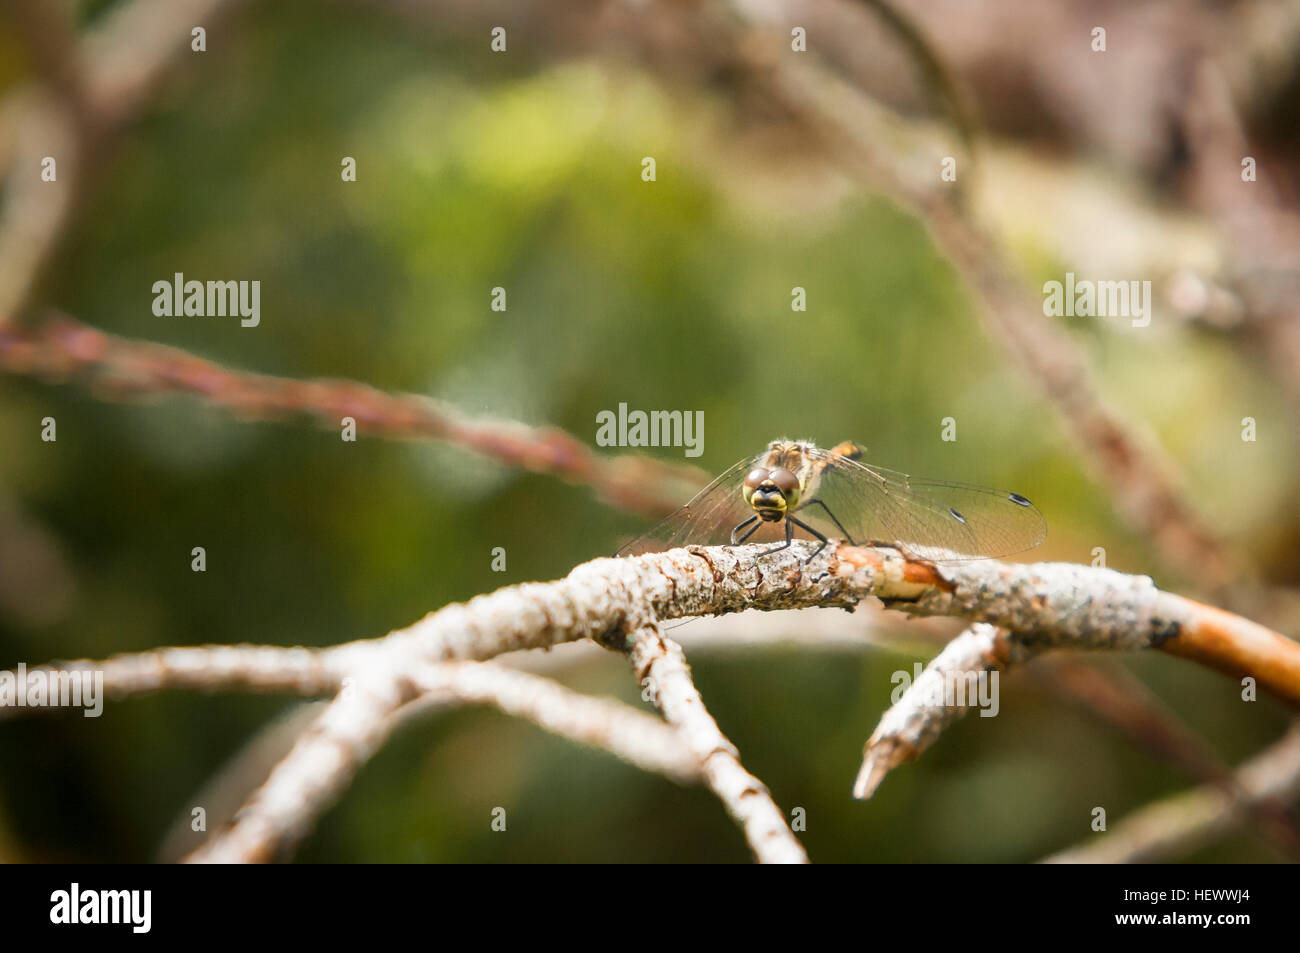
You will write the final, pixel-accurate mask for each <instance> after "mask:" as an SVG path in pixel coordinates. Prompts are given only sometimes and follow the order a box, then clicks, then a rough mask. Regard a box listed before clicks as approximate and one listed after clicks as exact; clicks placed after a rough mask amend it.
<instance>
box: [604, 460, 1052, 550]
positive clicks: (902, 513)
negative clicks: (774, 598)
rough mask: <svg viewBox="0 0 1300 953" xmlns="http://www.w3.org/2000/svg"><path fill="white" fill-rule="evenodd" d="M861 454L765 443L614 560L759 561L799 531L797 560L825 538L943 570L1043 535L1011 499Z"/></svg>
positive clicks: (1029, 510)
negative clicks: (712, 548)
mask: <svg viewBox="0 0 1300 953" xmlns="http://www.w3.org/2000/svg"><path fill="white" fill-rule="evenodd" d="M864 455H865V451H864V450H863V448H862V446H861V445H859V444H856V443H852V442H845V443H841V444H838V445H837V446H835V447H833V448H832V449H830V450H823V449H822V448H820V447H818V446H817V445H816V444H814V443H813V442H811V441H808V440H788V439H780V440H773V441H772V442H771V443H769V444H768V445H767V449H766V450H764V451H763V452H762V453H759V454H757V455H755V456H752V457H746V458H745V459H743V460H740V461H739V462H737V463H736V464H735V465H734V466H733V467H731V468H730V469H728V470H727V471H726V472H725V473H723V474H722V475H721V476H719V477H718V478H717V479H716V480H714V481H713V482H712V483H710V484H709V485H708V486H707V487H705V488H704V489H703V490H701V491H700V492H699V493H698V494H697V495H696V496H695V498H694V499H692V500H691V501H690V502H689V503H687V504H686V505H685V506H683V507H682V508H681V509H679V510H678V511H677V512H675V513H673V514H672V515H671V516H669V517H668V518H667V519H666V520H664V521H663V522H662V523H660V524H659V525H658V526H656V527H655V528H654V529H652V530H650V532H648V533H646V534H645V535H644V536H641V537H639V538H637V539H634V540H633V541H632V542H630V543H628V544H627V545H626V546H624V547H623V548H622V549H620V550H619V552H618V555H619V556H632V555H638V554H641V553H647V552H662V551H664V550H668V549H674V548H676V547H679V546H692V545H701V546H709V545H725V544H727V543H730V544H731V545H733V546H736V545H740V544H742V543H747V542H753V543H758V542H772V543H774V545H772V546H771V547H769V548H768V549H765V550H764V551H763V552H761V553H759V555H758V557H757V558H759V559H762V558H764V557H766V556H769V555H771V554H772V553H775V552H779V551H781V550H783V549H787V548H789V547H790V546H791V545H792V544H793V542H794V539H795V534H796V533H801V535H806V536H809V537H811V538H812V539H814V540H817V541H818V542H819V543H820V545H819V546H818V547H817V548H816V549H815V550H814V551H813V553H812V555H810V556H808V557H807V558H806V559H805V560H804V562H805V563H807V562H810V561H811V560H812V559H813V558H815V557H816V556H817V554H818V553H820V552H821V551H822V550H823V549H825V548H826V546H827V545H828V544H829V543H830V540H831V538H842V539H844V540H845V541H846V542H848V543H850V544H851V545H884V546H892V547H895V548H898V549H899V550H900V551H902V552H904V553H905V554H906V555H909V556H912V557H918V558H921V559H925V560H929V561H931V562H934V563H951V562H962V561H965V560H971V559H987V558H996V557H1002V556H1011V555H1014V554H1016V553H1020V552H1024V551H1025V550H1028V549H1033V548H1034V547H1035V546H1038V545H1039V544H1040V543H1042V542H1043V540H1044V539H1046V538H1047V523H1046V521H1045V520H1044V519H1043V514H1042V513H1040V512H1039V511H1038V508H1037V507H1035V506H1034V504H1033V503H1031V502H1030V501H1029V500H1028V499H1027V498H1026V497H1024V496H1021V495H1020V494H1019V493H1011V492H1008V491H1007V490H995V489H991V488H989V487H984V486H975V485H972V484H967V483H949V482H946V481H940V480H922V479H917V478H915V477H910V476H908V475H907V474H906V473H899V472H898V471H896V470H886V469H884V468H883V467H877V466H873V465H870V464H867V463H864V462H863V461H862V458H863V456H864Z"/></svg>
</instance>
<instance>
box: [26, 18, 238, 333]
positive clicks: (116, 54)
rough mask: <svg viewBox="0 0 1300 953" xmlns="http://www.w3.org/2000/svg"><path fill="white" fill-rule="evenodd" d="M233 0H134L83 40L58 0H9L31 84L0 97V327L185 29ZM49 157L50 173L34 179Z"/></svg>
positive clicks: (186, 37) (184, 40) (183, 48)
mask: <svg viewBox="0 0 1300 953" xmlns="http://www.w3.org/2000/svg"><path fill="white" fill-rule="evenodd" d="M239 2H240V0H134V2H131V3H127V4H124V5H121V6H119V7H118V8H116V9H114V10H112V11H110V12H109V13H108V14H107V15H106V16H105V17H104V18H103V22H102V24H101V25H99V26H97V27H96V28H94V29H93V30H91V31H90V32H89V33H88V34H87V35H86V36H85V37H84V38H83V37H79V36H78V35H77V34H76V32H75V30H74V26H73V20H72V11H71V9H70V5H69V4H66V3H64V2H61V0H58V2H55V0H41V2H35V3H32V2H24V0H7V2H6V4H5V12H7V13H8V14H9V16H10V19H11V20H12V21H13V22H14V24H15V26H16V27H17V28H18V30H19V33H20V35H21V36H22V37H23V40H24V41H25V44H26V46H27V48H28V50H29V51H30V54H31V59H32V61H33V63H34V65H35V67H36V72H37V77H38V80H39V83H38V85H39V86H42V87H44V88H43V89H33V88H31V87H30V86H20V87H19V88H18V89H17V90H15V91H14V92H13V93H12V94H10V95H9V96H8V97H7V98H6V99H5V101H4V103H2V104H0V141H4V140H12V141H13V142H14V143H15V145H14V146H13V147H12V149H4V148H3V147H0V169H2V168H7V169H8V171H9V177H8V181H7V190H8V193H9V195H8V201H7V202H6V203H5V207H4V211H3V217H0V261H3V262H5V267H4V269H3V270H0V328H3V327H4V326H5V325H7V324H14V323H17V322H19V321H20V320H22V319H23V318H24V317H25V316H26V315H27V314H28V312H29V310H30V309H31V307H32V305H33V304H34V298H35V293H36V290H37V288H38V287H39V285H40V283H41V281H42V279H43V278H44V277H45V275H46V273H47V272H48V271H49V269H50V266H51V265H52V263H53V261H54V259H55V257H56V256H57V254H58V251H59V248H60V247H61V246H62V243H63V241H64V239H65V238H66V236H67V233H68V231H69V230H70V228H71V225H72V223H73V221H74V219H75V216H76V213H77V212H78V211H79V210H80V209H81V208H82V207H83V206H84V204H85V200H86V198H87V196H88V195H89V194H90V186H91V182H90V179H91V177H92V175H93V174H99V173H101V172H102V171H103V170H104V169H105V168H106V167H107V161H106V160H107V157H108V155H109V153H110V152H111V150H112V147H113V144H114V140H115V139H116V137H117V134H118V133H119V132H120V131H121V130H122V128H123V127H124V126H126V125H127V124H128V123H130V122H131V121H133V120H134V119H135V118H137V117H138V116H139V115H140V113H141V112H143V111H144V109H145V108H146V107H147V106H148V104H149V102H151V101H152V98H153V96H154V94H155V93H156V91H157V90H158V88H159V86H160V84H161V81H162V79H163V78H164V77H165V76H166V75H167V74H168V72H169V71H170V69H171V68H172V66H174V65H175V63H176V61H177V60H178V59H179V58H180V57H181V56H182V55H183V54H184V53H186V52H188V51H189V50H190V39H191V38H190V30H191V29H193V28H194V27H196V26H203V27H204V28H205V29H211V27H212V26H214V25H215V23H216V22H217V21H218V19H219V18H220V17H221V16H222V15H224V14H225V13H226V12H228V11H229V10H230V9H232V8H233V7H235V6H236V5H237V4H238V3H239ZM45 156H50V157H52V158H54V159H55V161H56V165H57V175H58V177H57V179H56V180H54V181H52V182H45V181H42V179H41V165H40V162H41V159H42V158H43V157H45Z"/></svg>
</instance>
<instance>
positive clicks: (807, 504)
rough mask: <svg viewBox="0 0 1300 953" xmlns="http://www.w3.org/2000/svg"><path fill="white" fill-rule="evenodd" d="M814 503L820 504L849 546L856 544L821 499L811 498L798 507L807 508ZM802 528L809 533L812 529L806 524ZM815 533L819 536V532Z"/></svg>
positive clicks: (801, 524)
mask: <svg viewBox="0 0 1300 953" xmlns="http://www.w3.org/2000/svg"><path fill="white" fill-rule="evenodd" d="M814 505H816V506H820V507H821V508H822V509H824V510H825V511H826V515H827V516H829V517H830V518H831V522H832V523H834V524H835V526H836V528H837V529H838V530H839V531H840V532H841V533H843V534H844V541H845V542H846V543H848V544H849V545H850V546H856V545H858V544H857V543H855V542H854V541H853V537H852V536H850V535H849V531H848V530H846V529H845V528H844V524H843V523H841V522H840V521H839V520H838V519H836V518H835V514H834V513H832V512H831V508H830V507H829V506H827V505H826V504H825V503H823V502H822V501H821V500H818V499H811V500H809V501H808V502H807V503H805V504H804V505H803V506H802V507H800V508H801V509H807V508H808V507H810V506H814ZM799 525H800V526H803V523H800V524H799ZM803 528H804V529H806V530H808V532H810V533H811V532H813V530H811V529H809V528H808V527H807V526H803ZM817 535H818V536H821V534H820V533H818V534H817ZM821 538H822V539H825V537H824V536H822V537H821Z"/></svg>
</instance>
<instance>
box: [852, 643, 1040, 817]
mask: <svg viewBox="0 0 1300 953" xmlns="http://www.w3.org/2000/svg"><path fill="white" fill-rule="evenodd" d="M1033 652H1034V650H1031V649H1029V648H1027V647H1026V646H1024V645H1023V644H1021V643H1020V642H1019V641H1018V640H1016V639H1013V638H1010V637H1008V636H1007V634H1006V633H1004V632H999V631H998V630H997V629H995V628H994V627H993V626H991V625H986V624H984V623H982V622H980V623H976V624H975V625H973V626H971V627H970V628H969V629H967V630H966V631H965V632H963V633H962V634H961V635H959V636H957V638H955V639H953V640H952V641H951V642H949V643H948V646H947V647H946V648H945V649H944V650H943V651H942V652H940V653H939V654H938V655H936V656H935V657H934V659H933V660H931V662H930V664H929V665H927V666H926V668H925V671H924V672H922V673H921V675H920V677H919V678H917V679H916V681H914V682H913V683H912V684H911V685H909V686H908V688H907V690H906V691H904V692H903V695H902V697H901V698H899V700H898V701H897V702H895V703H894V704H893V705H891V706H890V707H889V708H888V709H887V710H886V711H885V713H884V714H883V715H881V716H880V721H879V723H878V724H877V725H876V730H875V731H873V732H872V733H871V737H870V738H869V739H867V744H866V747H865V748H864V749H863V751H862V767H861V768H860V769H859V771H858V777H857V780H856V781H854V782H853V796H854V797H855V798H858V799H860V800H865V799H866V798H869V797H871V795H873V794H875V793H876V789H877V788H879V787H880V783H881V782H882V781H884V780H885V775H887V774H888V773H889V772H890V771H891V770H893V769H894V768H896V767H898V765H900V764H904V763H906V762H909V761H915V760H916V758H917V757H918V756H919V755H920V754H921V752H923V751H925V750H926V749H927V748H929V747H930V745H932V744H934V742H935V741H937V740H938V738H939V735H940V734H941V733H942V732H943V730H944V729H945V728H947V727H948V726H949V725H951V724H952V723H953V722H955V721H958V720H960V719H961V718H963V717H965V716H966V713H967V712H968V711H970V709H971V708H972V707H973V705H974V703H975V699H974V698H972V696H971V694H969V693H967V694H964V695H963V696H962V699H963V700H962V703H961V704H953V705H947V704H935V699H945V698H947V697H949V696H948V694H947V691H946V690H947V687H948V686H949V685H951V684H954V683H955V682H956V681H957V680H958V679H961V680H962V684H964V685H967V686H969V685H970V684H971V683H970V681H969V680H966V679H964V676H965V675H967V674H970V675H976V676H981V675H983V674H985V673H987V672H1002V671H1005V670H1006V669H1007V668H1008V667H1009V666H1010V665H1012V664H1014V663H1019V662H1023V661H1025V660H1027V659H1028V658H1030V656H1031V655H1032V654H1033Z"/></svg>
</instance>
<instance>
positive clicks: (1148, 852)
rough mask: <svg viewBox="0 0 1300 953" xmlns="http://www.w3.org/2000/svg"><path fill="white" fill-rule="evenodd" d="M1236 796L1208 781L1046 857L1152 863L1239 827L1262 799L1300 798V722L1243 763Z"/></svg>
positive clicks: (1062, 860)
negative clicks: (1249, 809) (1251, 809)
mask: <svg viewBox="0 0 1300 953" xmlns="http://www.w3.org/2000/svg"><path fill="white" fill-rule="evenodd" d="M1234 781H1235V784H1234V788H1235V790H1237V791H1241V792H1244V794H1243V795H1240V796H1234V795H1233V794H1230V793H1228V792H1227V791H1225V790H1224V789H1223V787H1222V786H1220V785H1217V784H1209V785H1204V786H1202V787H1200V788H1197V789H1195V790H1193V791H1188V792H1186V793H1183V794H1179V795H1176V796H1174V797H1172V798H1168V799H1166V800H1164V801H1160V802H1158V803H1156V804H1152V805H1149V806H1147V807H1144V808H1142V809H1140V810H1138V811H1135V812H1134V813H1132V814H1130V815H1129V816H1128V817H1126V818H1124V819H1123V820H1122V821H1120V822H1119V823H1118V824H1116V825H1115V826H1114V827H1113V828H1112V829H1111V830H1110V831H1107V832H1105V833H1103V834H1100V835H1099V836H1098V837H1096V838H1093V839H1092V840H1091V841H1090V842H1089V843H1087V844H1080V845H1079V846H1077V847H1074V848H1071V849H1069V850H1065V851H1062V852H1060V853H1058V854H1053V855H1052V856H1050V857H1048V858H1046V859H1045V860H1044V863H1049V864H1126V863H1151V862H1152V861H1159V860H1161V859H1163V858H1166V857H1176V856H1181V855H1185V854H1188V853H1190V852H1191V851H1193V850H1195V849H1197V848H1199V847H1201V846H1203V845H1204V844H1206V843H1209V842H1210V841H1211V840H1213V839H1215V838H1217V837H1221V836H1222V835H1224V834H1226V833H1228V832H1229V831H1232V830H1234V829H1236V828H1238V827H1240V826H1241V825H1242V824H1243V822H1244V821H1245V819H1246V817H1247V816H1248V808H1249V807H1250V806H1251V805H1255V804H1259V803H1261V802H1266V801H1273V802H1289V801H1293V800H1295V799H1296V798H1297V797H1300V722H1297V723H1296V724H1295V725H1293V726H1292V728H1291V730H1290V731H1289V732H1287V734H1286V735H1285V736H1284V737H1283V738H1282V740H1281V741H1279V742H1278V743H1277V744H1275V745H1273V746H1272V747H1270V748H1268V749H1266V750H1265V751H1263V752H1262V753H1260V754H1259V755H1257V756H1256V757H1254V758H1252V759H1251V760H1250V761H1248V762H1247V763H1246V764H1245V765H1243V766H1242V767H1241V768H1240V769H1239V770H1238V771H1237V773H1236V776H1235V778H1234Z"/></svg>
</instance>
